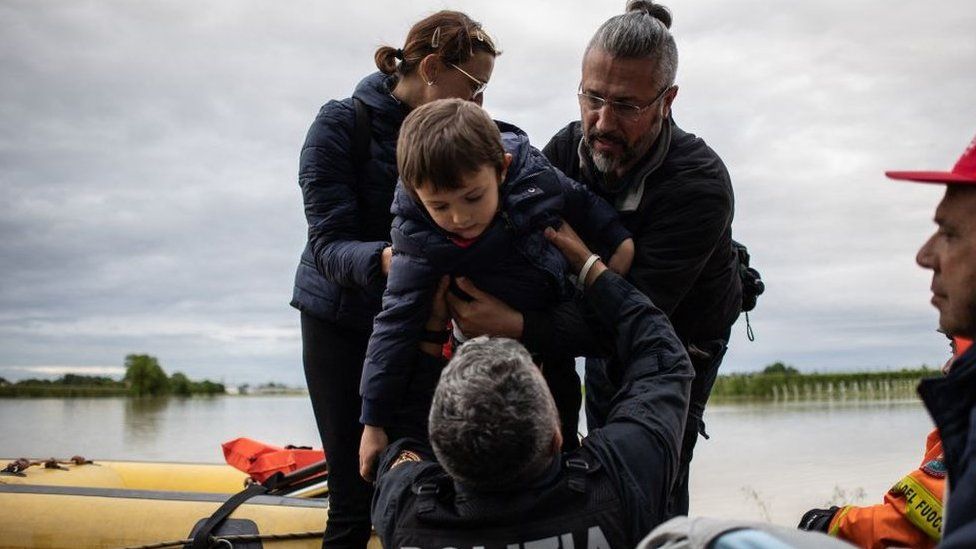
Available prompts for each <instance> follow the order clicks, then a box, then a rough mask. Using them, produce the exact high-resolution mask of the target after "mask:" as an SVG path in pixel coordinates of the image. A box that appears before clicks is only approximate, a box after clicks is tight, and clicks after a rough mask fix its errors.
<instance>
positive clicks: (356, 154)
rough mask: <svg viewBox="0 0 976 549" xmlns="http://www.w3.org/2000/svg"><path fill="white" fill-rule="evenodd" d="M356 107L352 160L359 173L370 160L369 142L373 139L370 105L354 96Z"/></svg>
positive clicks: (353, 101) (353, 102)
mask: <svg viewBox="0 0 976 549" xmlns="http://www.w3.org/2000/svg"><path fill="white" fill-rule="evenodd" d="M352 104H353V106H354V107H355V108H356V125H355V126H353V129H352V162H353V165H354V166H355V167H356V172H357V173H360V174H361V173H362V171H363V170H362V166H363V164H365V163H366V161H368V160H369V158H370V154H369V143H370V141H372V140H373V136H372V135H371V132H370V126H371V120H370V113H369V107H367V106H366V103H363V101H362V100H361V99H359V98H358V97H353V98H352Z"/></svg>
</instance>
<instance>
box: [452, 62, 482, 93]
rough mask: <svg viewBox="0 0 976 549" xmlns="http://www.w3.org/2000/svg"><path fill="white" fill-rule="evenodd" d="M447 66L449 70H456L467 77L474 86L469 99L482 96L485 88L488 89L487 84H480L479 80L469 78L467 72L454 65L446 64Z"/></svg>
mask: <svg viewBox="0 0 976 549" xmlns="http://www.w3.org/2000/svg"><path fill="white" fill-rule="evenodd" d="M447 65H448V66H450V67H451V68H454V69H457V71H458V72H460V73H461V74H463V75H464V76H467V77H468V80H470V81H471V82H473V83H474V84H475V86H476V87H474V88H472V90H471V98H472V99H474V98H475V97H477V96H478V95H479V94H482V93H484V92H485V88H487V87H488V82H482V81H481V80H478V79H477V78H475V77H473V76H471V75H470V74H468V71H466V70H464V69H462V68H461V67H459V66H457V65H455V64H454V63H447Z"/></svg>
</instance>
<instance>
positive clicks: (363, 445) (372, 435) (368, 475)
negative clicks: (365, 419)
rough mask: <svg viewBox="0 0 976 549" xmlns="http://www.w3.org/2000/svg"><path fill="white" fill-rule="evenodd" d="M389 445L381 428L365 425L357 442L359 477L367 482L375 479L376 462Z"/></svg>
mask: <svg viewBox="0 0 976 549" xmlns="http://www.w3.org/2000/svg"><path fill="white" fill-rule="evenodd" d="M389 444H390V439H389V438H387V436H386V431H384V430H383V428H382V427H376V426H375V425H366V426H365V427H364V428H363V438H362V439H361V440H360V441H359V475H360V476H361V477H363V479H364V480H366V481H367V482H373V481H374V480H375V479H376V462H377V460H379V457H380V452H382V451H383V450H384V449H385V448H386V447H387V446H388V445H389Z"/></svg>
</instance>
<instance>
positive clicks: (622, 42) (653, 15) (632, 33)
mask: <svg viewBox="0 0 976 549" xmlns="http://www.w3.org/2000/svg"><path fill="white" fill-rule="evenodd" d="M670 28H671V12H670V11H669V10H668V8H666V7H664V6H662V5H661V4H655V3H654V2H652V1H648V0H630V1H629V2H627V12H626V13H624V14H621V15H615V16H614V17H611V18H610V19H608V20H607V21H606V23H604V24H603V25H601V26H600V28H599V29H597V31H596V34H594V35H593V38H592V39H590V44H589V45H588V46H587V47H586V51H587V52H589V51H590V50H591V49H593V48H594V47H596V48H600V49H602V50H604V51H606V52H607V53H609V54H610V55H611V56H612V57H621V58H625V59H634V58H641V57H652V58H654V59H655V60H656V61H657V64H658V65H657V71H658V74H657V79H658V82H659V83H660V85H661V86H662V87H663V86H666V85H667V86H669V85H671V84H674V79H675V75H676V74H677V72H678V47H677V46H676V45H675V43H674V37H673V36H671V31H669V30H668V29H670Z"/></svg>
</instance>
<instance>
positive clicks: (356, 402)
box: [302, 313, 373, 549]
mask: <svg viewBox="0 0 976 549" xmlns="http://www.w3.org/2000/svg"><path fill="white" fill-rule="evenodd" d="M368 342H369V334H368V333H365V332H361V331H355V330H349V329H347V328H342V327H340V326H337V325H335V324H333V323H331V322H327V321H324V320H321V319H318V318H315V317H313V316H311V315H308V314H306V313H302V360H303V362H304V365H305V381H306V383H307V384H308V394H309V397H311V399H312V410H313V411H314V412H315V423H316V424H317V425H318V429H319V436H321V437H322V446H323V447H324V448H325V456H326V461H327V462H328V465H329V521H328V524H327V525H326V528H325V537H324V538H323V540H322V547H324V548H327V549H346V548H348V549H365V547H366V543H367V542H368V541H369V536H370V530H371V523H370V518H369V508H370V501H371V500H372V497H373V486H372V484H370V483H368V482H366V481H364V480H363V479H362V477H360V476H359V441H360V438H361V437H362V434H363V426H362V425H361V424H360V423H359V414H360V410H361V408H362V398H360V396H359V380H360V378H361V377H362V374H363V360H364V358H365V355H366V344H367V343H368Z"/></svg>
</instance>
